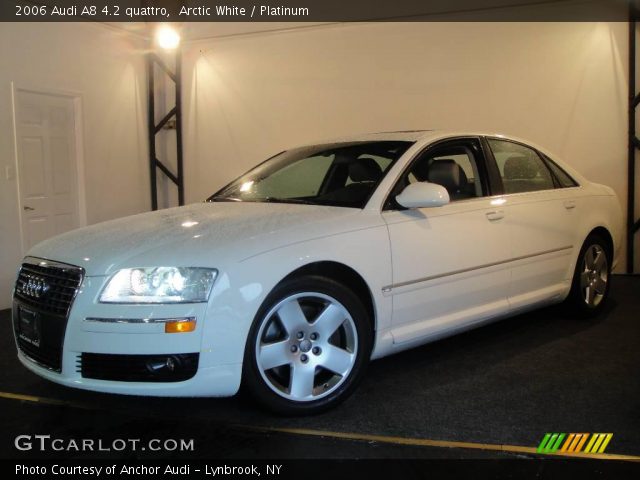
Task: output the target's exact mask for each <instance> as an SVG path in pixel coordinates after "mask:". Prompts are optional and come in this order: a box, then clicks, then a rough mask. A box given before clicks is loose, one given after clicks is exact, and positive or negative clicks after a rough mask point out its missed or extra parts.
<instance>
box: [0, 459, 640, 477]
mask: <svg viewBox="0 0 640 480" xmlns="http://www.w3.org/2000/svg"><path fill="white" fill-rule="evenodd" d="M638 474H640V465H639V464H635V463H628V462H615V461H601V460H561V459H549V460H535V461H534V460H336V459H306V460H246V461H237V460H235V461H234V460H231V461H229V460H222V459H212V460H206V461H204V460H203V461H185V462H176V461H170V462H168V461H167V462H163V461H142V462H141V461H137V460H130V461H126V460H123V461H86V460H68V461H50V460H43V461H26V462H20V461H10V460H5V461H2V477H3V478H46V479H51V478H61V479H62V478H73V479H120V478H127V479H135V478H154V479H174V478H181V479H186V478H193V479H211V478H215V477H222V478H246V479H249V478H251V479H255V478H260V479H262V480H264V479H269V478H274V479H275V478H278V479H288V478H296V479H298V478H304V479H305V480H315V479H318V480H327V479H331V480H337V479H343V478H344V479H347V478H348V479H356V478H361V479H367V478H370V479H374V478H375V479H396V478H397V479H402V480H408V479H413V478H425V479H426V478H430V479H438V478H473V479H481V478H492V479H501V478H505V479H506V478H517V479H526V478H536V479H544V478H580V479H581V480H586V479H591V478H598V479H602V478H616V479H622V478H637V476H638Z"/></svg>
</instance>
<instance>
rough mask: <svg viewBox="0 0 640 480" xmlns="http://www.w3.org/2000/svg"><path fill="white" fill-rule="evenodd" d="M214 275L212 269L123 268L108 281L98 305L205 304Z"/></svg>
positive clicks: (216, 272)
mask: <svg viewBox="0 0 640 480" xmlns="http://www.w3.org/2000/svg"><path fill="white" fill-rule="evenodd" d="M217 274H218V271H217V270H215V269H213V268H193V267H186V268H185V267H151V268H126V269H124V270H120V271H119V272H118V273H116V274H115V275H114V276H113V277H112V278H111V280H109V283H107V286H106V287H105V288H104V290H103V291H102V294H101V295H100V302H101V303H197V302H206V301H207V300H208V299H209V294H210V293H211V287H213V282H214V281H215V279H216V275H217Z"/></svg>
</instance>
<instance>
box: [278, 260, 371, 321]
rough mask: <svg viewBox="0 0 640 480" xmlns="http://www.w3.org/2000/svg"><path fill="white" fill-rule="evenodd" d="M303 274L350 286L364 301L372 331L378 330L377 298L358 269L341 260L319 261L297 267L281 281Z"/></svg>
mask: <svg viewBox="0 0 640 480" xmlns="http://www.w3.org/2000/svg"><path fill="white" fill-rule="evenodd" d="M302 275H320V276H322V277H326V278H329V279H331V280H334V281H336V282H338V283H341V284H343V285H345V286H346V287H348V288H350V289H351V290H352V291H353V292H354V293H355V294H356V295H357V296H358V298H360V300H361V301H362V303H363V305H364V307H365V309H366V311H367V314H368V317H369V321H370V323H371V329H372V332H373V333H375V332H376V328H377V315H376V306H375V300H374V298H373V294H372V292H371V289H370V288H369V285H368V284H367V282H366V281H365V279H364V278H363V277H362V275H360V274H359V273H358V272H357V271H356V270H354V269H353V268H351V267H349V266H347V265H345V264H344V263H340V262H335V261H331V260H324V261H317V262H313V263H308V264H306V265H303V266H302V267H298V268H296V269H295V270H294V271H292V272H291V273H289V274H288V275H287V276H286V277H284V278H283V279H282V280H281V282H283V281H285V280H289V279H291V278H295V277H299V276H302Z"/></svg>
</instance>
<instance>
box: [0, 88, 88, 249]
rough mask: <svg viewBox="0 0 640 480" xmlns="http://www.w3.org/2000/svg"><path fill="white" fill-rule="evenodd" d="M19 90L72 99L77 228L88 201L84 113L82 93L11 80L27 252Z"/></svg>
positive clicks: (82, 222) (84, 222)
mask: <svg viewBox="0 0 640 480" xmlns="http://www.w3.org/2000/svg"><path fill="white" fill-rule="evenodd" d="M20 92H26V93H36V94H41V95H49V96H54V97H64V98H68V99H71V100H72V102H73V115H74V122H73V123H74V136H75V168H76V183H77V185H76V187H77V190H76V191H77V193H78V227H84V226H86V225H87V200H86V189H85V182H84V179H85V176H84V172H85V161H84V131H83V124H84V118H83V114H82V93H81V92H77V91H72V90H61V89H55V88H48V87H40V86H33V85H28V84H24V83H17V82H14V81H12V82H11V114H12V117H13V118H12V123H13V157H14V165H15V172H16V192H17V196H18V198H17V202H16V204H17V206H18V222H19V225H20V250H21V252H22V256H24V255H25V253H26V251H25V246H24V230H23V221H22V208H23V205H22V195H21V191H20V163H19V159H18V151H19V147H18V122H17V95H18V93H20Z"/></svg>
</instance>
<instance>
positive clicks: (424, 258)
mask: <svg viewBox="0 0 640 480" xmlns="http://www.w3.org/2000/svg"><path fill="white" fill-rule="evenodd" d="M417 181H429V182H432V183H439V184H441V185H443V186H444V187H445V188H446V189H447V190H448V192H449V195H450V197H451V202H450V203H449V204H448V205H445V206H442V207H433V208H419V209H404V208H402V207H401V206H400V205H398V204H397V203H396V202H395V200H394V198H395V195H397V194H398V193H400V191H402V189H403V188H404V187H405V186H406V185H407V184H409V183H412V182H417ZM490 193H491V192H490V190H489V182H488V179H487V170H486V167H485V156H484V152H483V148H482V145H481V142H480V139H479V138H475V137H470V138H456V139H451V140H447V141H444V142H440V143H438V144H436V145H433V146H431V147H428V148H427V149H426V150H425V151H423V152H422V153H420V154H419V155H418V156H417V157H416V158H415V159H414V160H413V162H412V163H411V165H410V166H409V167H408V169H407V170H406V171H405V172H404V173H403V175H402V176H401V177H400V179H399V181H398V183H397V185H396V186H395V188H394V189H393V191H392V192H391V195H390V197H389V199H388V201H387V204H386V205H385V208H384V211H383V218H384V220H385V222H386V223H387V225H388V229H389V237H390V243H391V251H392V252H391V253H392V262H393V284H392V285H389V286H388V287H387V288H386V289H385V292H386V293H385V294H386V295H392V296H393V336H394V342H395V343H399V344H403V343H406V342H412V341H415V342H416V343H418V342H420V341H421V340H424V339H425V338H426V337H430V336H433V335H437V334H438V333H442V332H446V331H448V330H453V329H455V328H457V327H460V326H463V325H465V324H469V323H474V322H476V321H481V320H483V319H486V318H488V317H491V316H495V315H498V314H500V313H502V312H506V311H507V310H508V302H507V293H508V289H509V281H510V271H509V265H507V264H506V263H505V262H506V261H507V260H508V259H509V258H510V257H511V245H510V236H509V232H508V227H507V223H506V217H505V213H504V210H503V209H502V207H501V205H500V204H499V203H496V202H495V199H494V198H492V197H491V196H490Z"/></svg>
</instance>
